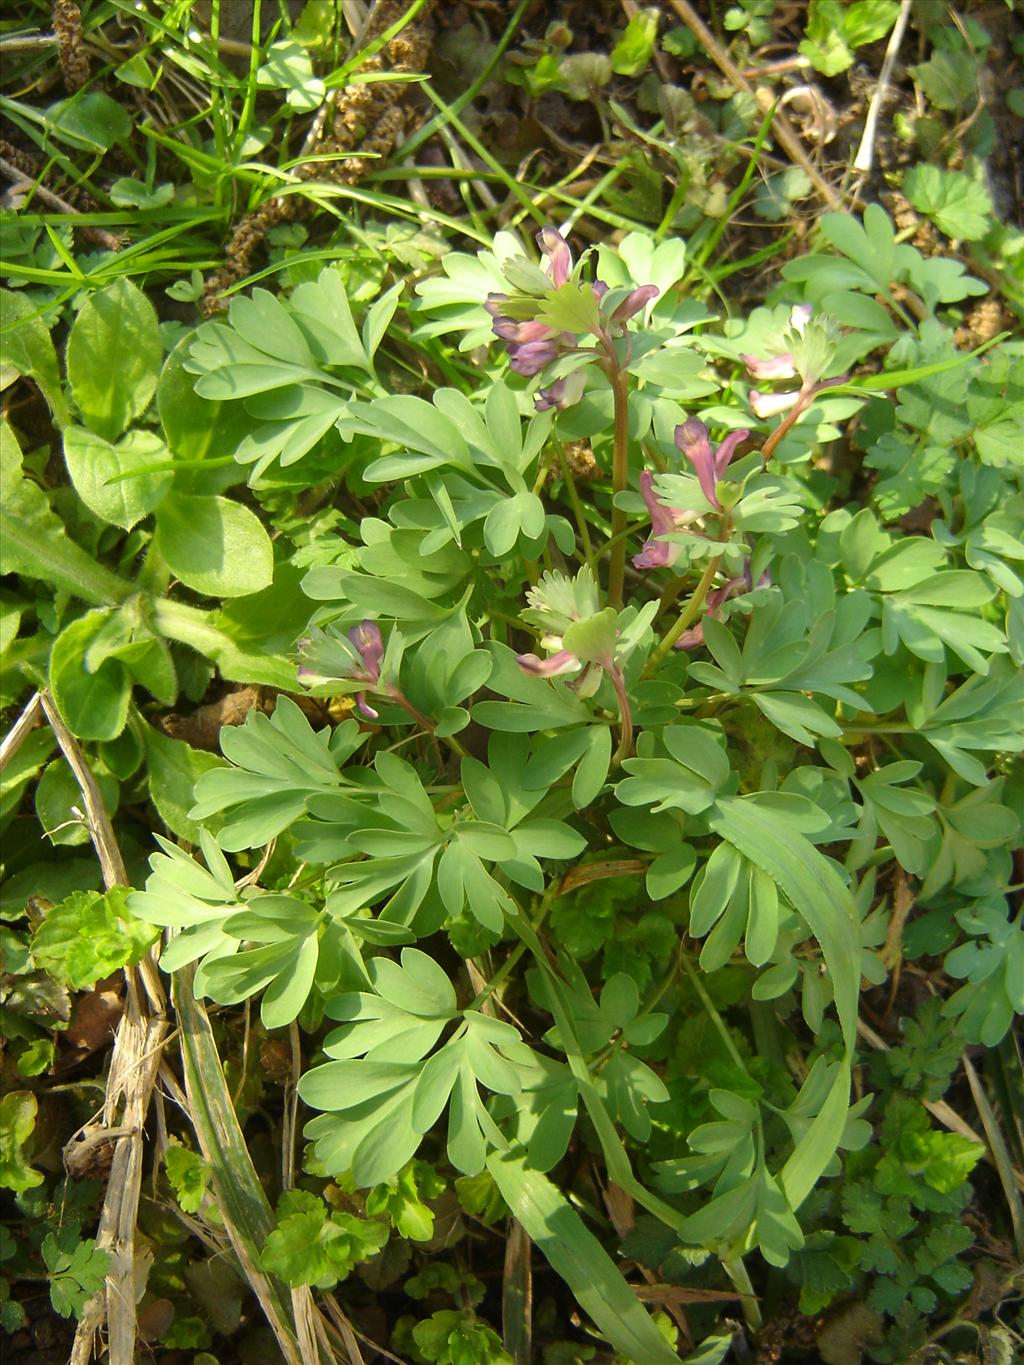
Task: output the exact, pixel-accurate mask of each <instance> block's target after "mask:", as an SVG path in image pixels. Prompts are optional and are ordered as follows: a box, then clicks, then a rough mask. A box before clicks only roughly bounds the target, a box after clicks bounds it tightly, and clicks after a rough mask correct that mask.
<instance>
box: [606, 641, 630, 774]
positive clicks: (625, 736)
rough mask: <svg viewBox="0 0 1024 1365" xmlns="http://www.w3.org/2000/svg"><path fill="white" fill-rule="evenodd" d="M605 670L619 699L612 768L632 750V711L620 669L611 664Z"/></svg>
mask: <svg viewBox="0 0 1024 1365" xmlns="http://www.w3.org/2000/svg"><path fill="white" fill-rule="evenodd" d="M605 672H606V673H607V674H608V678H609V681H610V682H611V685H612V687H614V688H615V695H616V697H617V698H618V701H619V721H620V730H619V746H618V748H617V749H616V750H615V756H614V758H613V759H612V767H613V768H614V767H617V766H618V765H619V764H620V763H621V762H622V760H623V759H624V758H628V757H629V756H630V754H631V753H632V752H633V712H632V710H631V708H630V705H629V694H628V693H627V691H626V680H625V678H624V677H623V676H622V671H621V670H620V669H618V668H616V667H615V666H614V665H613V666H612V667H610V668H606V669H605Z"/></svg>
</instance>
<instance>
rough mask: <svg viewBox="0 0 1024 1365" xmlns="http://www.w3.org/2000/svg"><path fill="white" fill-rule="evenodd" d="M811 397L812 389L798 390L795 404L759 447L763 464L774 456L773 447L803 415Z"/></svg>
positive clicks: (812, 394)
mask: <svg viewBox="0 0 1024 1365" xmlns="http://www.w3.org/2000/svg"><path fill="white" fill-rule="evenodd" d="M813 396H814V390H813V389H809V388H806V387H805V388H802V389H801V390H800V393H799V396H798V397H797V400H796V402H795V403H794V404H793V406H792V407H791V408H790V410H789V411H788V412H787V413H786V415H785V417H783V419H782V421H781V422H780V423H779V425H778V426H777V427H776V428H775V430H774V431H773V432H772V434H771V435H770V436H769V437H768V439H767V441H765V443H764V445H763V446H762V447H761V458H762V459H763V460H764V462H765V464H767V463H768V461H769V460H770V459H771V457H772V456H773V455H774V454H775V447H776V446H777V445H778V444H779V442H780V441H781V440H782V438H783V436H785V434H786V432H787V431H788V430H789V429H790V427H791V426H792V425H793V423H794V422H795V421H796V420H797V418H798V417H799V416H800V415H801V413H803V412H804V411H805V410H806V408H807V405H808V404H809V403H810V401H811V398H812V397H813Z"/></svg>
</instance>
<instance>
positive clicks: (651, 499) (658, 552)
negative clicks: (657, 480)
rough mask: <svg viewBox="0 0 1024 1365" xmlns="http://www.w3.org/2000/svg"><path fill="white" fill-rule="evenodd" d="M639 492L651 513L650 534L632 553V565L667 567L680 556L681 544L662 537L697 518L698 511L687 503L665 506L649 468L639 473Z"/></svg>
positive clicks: (680, 528)
mask: <svg viewBox="0 0 1024 1365" xmlns="http://www.w3.org/2000/svg"><path fill="white" fill-rule="evenodd" d="M640 496H641V497H642V498H643V500H644V503H645V504H646V506H647V510H648V512H649V513H650V517H651V534H650V536H649V537H648V539H647V540H645V541H644V548H643V549H642V550H641V551H640V553H639V554H638V555H634V556H633V567H634V568H636V569H665V568H668V567H669V565H671V564H674V563H675V561H676V560H677V559H678V557H679V551H680V549H681V547H680V546H679V545H677V544H673V542H672V541H670V540H662V539H660V537H661V536H666V535H671V534H672V532H673V531H681V530H683V529H684V528H685V527H687V526H689V525H690V523H691V522H694V521H696V520H697V518H698V515H699V514H698V513H697V512H691V511H690V510H689V509H688V508H684V507H666V506H665V504H664V503H662V502H659V501H658V499H657V496H656V495H655V492H654V478H653V476H652V475H651V473H650V471H649V470H646V469H645V470H644V472H643V473H642V474H641V475H640Z"/></svg>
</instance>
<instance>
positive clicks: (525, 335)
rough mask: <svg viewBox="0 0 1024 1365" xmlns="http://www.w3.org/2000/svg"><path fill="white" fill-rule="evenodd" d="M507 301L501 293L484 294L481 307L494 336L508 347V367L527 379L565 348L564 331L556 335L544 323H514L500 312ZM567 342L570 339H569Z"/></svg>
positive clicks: (532, 321) (537, 372) (565, 336)
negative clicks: (485, 299)
mask: <svg viewBox="0 0 1024 1365" xmlns="http://www.w3.org/2000/svg"><path fill="white" fill-rule="evenodd" d="M506 302H507V300H506V296H505V295H504V294H488V295H487V301H486V303H485V304H484V307H485V308H486V309H487V311H488V312H489V313H490V314H491V316H492V317H493V318H494V334H495V336H498V337H500V338H501V340H502V341H503V342H504V343H505V345H506V347H507V348H508V355H509V365H510V366H511V368H512V369H513V370H515V372H516V374H521V375H522V376H523V378H524V379H531V378H532V377H533V376H534V375H535V374H539V373H540V371H541V370H542V369H543V368H544V366H545V365H549V364H550V363H551V361H552V360H554V359H555V358H556V357H557V356H558V355H559V353H560V352H561V351H562V350H563V349H564V348H565V346H566V345H567V342H566V338H567V337H568V336H569V334H568V333H567V332H556V331H555V329H554V328H553V327H549V326H548V324H547V323H546V322H537V321H535V320H529V319H528V320H527V321H525V322H517V321H515V320H514V319H513V318H510V317H506V316H505V315H504V314H503V313H502V312H501V311H500V310H501V308H502V306H503V305H504V304H505V303H506ZM570 340H571V338H570Z"/></svg>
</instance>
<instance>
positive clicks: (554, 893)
mask: <svg viewBox="0 0 1024 1365" xmlns="http://www.w3.org/2000/svg"><path fill="white" fill-rule="evenodd" d="M561 887H562V879H561V878H560V877H556V878H554V880H553V881H552V882H551V883H550V884H549V885H548V886H547V887H546V888H545V891H544V895H543V896H542V897H541V899H540V903H539V905H538V906H537V913H536V914H535V915H534V917H533V919H532V920H531V921H530V928H531V929H532V931H533V934H534V936H536V935H537V934H538V933H539V931H540V928H541V925H543V923H544V921H545V920H546V919H547V917H548V911H549V910H550V909H551V907H552V905H554V903H555V901H556V900H557V899H558V896H559V893H560V891H561ZM526 948H527V945H526V940H525V939H523V938H521V939H520V940H519V942H518V943H517V944H516V946H515V947H514V948H513V949H512V951H511V952H510V953H509V955H508V957H507V958H506V959H505V961H504V962H503V963H502V964H501V966H500V967H499V968H498V970H497V971H496V972H495V973H494V975H493V976H492V977H491V979H490V981H488V983H487V985H486V986H484V988H483V990H481V991H480V993H479V994H478V995H477V997H476V999H475V1000H474V1001H473V1003H472V1004H471V1005H470V1006H469V1009H471V1010H478V1009H479V1008H480V1006H481V1005H482V1004H483V1003H484V1001H485V1000H487V999H489V998H490V997H491V996H492V995H493V994H494V992H495V991H496V990H497V989H498V987H499V986H500V985H501V983H502V982H503V981H504V980H505V978H506V977H507V976H508V974H509V972H510V971H511V970H512V968H513V967H514V966H515V965H516V963H517V962H518V961H519V959H520V958H521V957H522V955H523V954H524V953H525V952H526Z"/></svg>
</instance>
